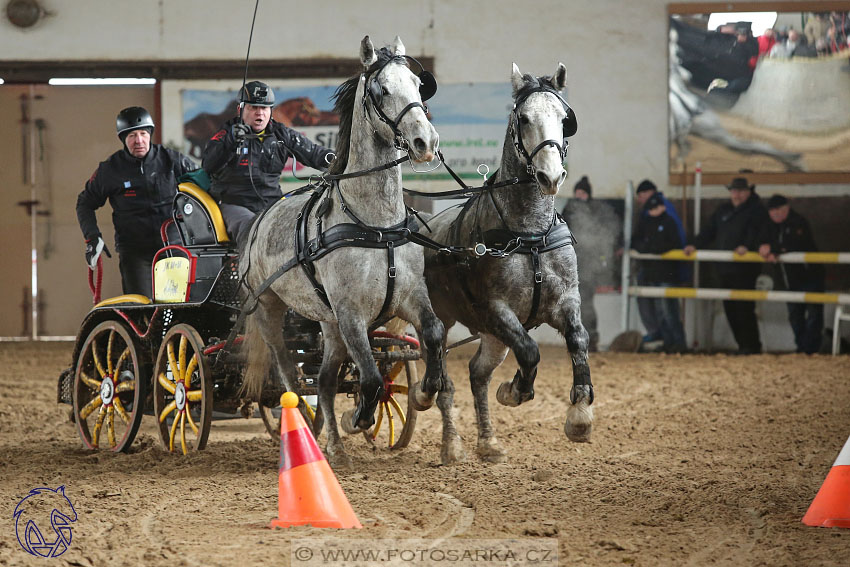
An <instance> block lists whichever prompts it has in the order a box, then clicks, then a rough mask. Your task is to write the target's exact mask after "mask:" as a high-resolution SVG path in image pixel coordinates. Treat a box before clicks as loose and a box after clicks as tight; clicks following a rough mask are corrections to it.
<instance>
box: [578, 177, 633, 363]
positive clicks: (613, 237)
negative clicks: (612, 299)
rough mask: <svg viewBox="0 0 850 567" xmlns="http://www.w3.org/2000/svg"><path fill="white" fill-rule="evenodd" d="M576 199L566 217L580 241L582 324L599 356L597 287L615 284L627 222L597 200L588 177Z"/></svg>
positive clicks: (579, 269)
mask: <svg viewBox="0 0 850 567" xmlns="http://www.w3.org/2000/svg"><path fill="white" fill-rule="evenodd" d="M573 195H574V198H572V199H570V200H569V201H567V204H566V206H565V207H564V211H563V215H564V218H565V219H566V221H567V225H569V227H570V230H571V231H572V233H573V235H575V238H576V243H575V248H576V256H577V259H578V281H579V283H578V291H579V295H580V296H581V322H582V325H584V328H585V329H587V332H588V334H589V335H590V343H589V346H588V348H589V350H590V351H591V352H595V351H596V350H598V345H599V331H598V329H597V317H596V308H595V307H594V305H593V299H594V297H595V295H596V288H597V287H599V286H600V285H603V284H610V283H612V280H613V277H614V261H613V256H614V249H615V247H616V246H617V244H618V241H619V240H620V239H621V235H622V226H623V222H622V220H621V219H620V218H619V217H618V216H617V213H616V212H614V209H613V208H612V207H611V206H610V205H609V204H607V203H604V202H602V201H597V200H595V199H594V198H593V188H592V187H591V185H590V180H589V179H588V178H587V176H586V175H585V176H582V178H581V179H579V181H578V182H577V183H576V184H575V187H574V188H573Z"/></svg>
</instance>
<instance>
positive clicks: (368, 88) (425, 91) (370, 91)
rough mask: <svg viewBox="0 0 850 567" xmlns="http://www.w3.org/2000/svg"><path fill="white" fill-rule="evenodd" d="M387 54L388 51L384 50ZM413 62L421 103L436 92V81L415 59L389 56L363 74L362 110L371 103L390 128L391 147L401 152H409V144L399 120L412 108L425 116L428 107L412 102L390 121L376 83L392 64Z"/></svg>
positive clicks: (380, 87)
mask: <svg viewBox="0 0 850 567" xmlns="http://www.w3.org/2000/svg"><path fill="white" fill-rule="evenodd" d="M385 50H386V48H383V49H382V50H381V51H385ZM386 51H387V52H388V50H386ZM405 60H406V61H413V62H414V63H416V64H417V65H418V66H419V69H420V71H419V74H418V75H417V76H418V77H419V81H420V84H419V97H420V98H421V99H422V101H423V102H424V101H426V100H428V99H429V98H431V97H432V96H434V94H435V93H436V92H437V80H436V79H435V78H434V75H432V74H431V73H430V72H428V71H426V70H425V68H424V67H423V66H422V63H420V62H419V61H418V60H417V59H416V58H414V57H410V56H409V55H390V57H389V59H387V60H386V61H384V62H383V63H382V64H381V65H380V66H379V67H378V68H377V69H373V70H371V71H368V72H366V73H364V74H363V80H364V81H365V83H366V84H365V85H364V88H363V108H365V109H367V111H368V104H367V102H368V101H371V102H372V108H373V109H374V110H375V113H376V114H377V115H378V118H379V119H380V120H381V122H383V123H384V124H386V125H387V126H389V127H390V129H391V130H392V132H393V136H394V137H395V138H394V142H393V145H394V146H395V147H396V149H398V150H401V151H405V152H406V151H409V150H410V144H409V143H408V142H407V140H406V139H405V138H404V135H403V134H402V133H401V132H400V131H399V129H398V125H399V123H400V122H401V119H402V118H404V115H405V114H407V113H408V112H410V111H411V110H413V109H414V108H421V109H422V111H423V112H424V113H425V114H426V115H427V114H428V107H427V106H425V105H424V104H423V103H422V102H419V101H414V102H411V103H410V104H408V105H407V106H405V107H404V108H403V109H401V112H400V113H399V115H398V116H397V117H396V119H395V120H393V119H391V118H390V117H389V116H387V114H386V113H385V112H384V110H383V108H382V106H383V102H384V91H383V87H382V86H381V84H380V83H379V82H378V76H379V75H380V74H381V71H383V70H384V68H385V67H386V66H387V65H389V64H390V63H392V62H394V61H395V62H400V61H405Z"/></svg>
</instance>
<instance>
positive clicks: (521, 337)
mask: <svg viewBox="0 0 850 567" xmlns="http://www.w3.org/2000/svg"><path fill="white" fill-rule="evenodd" d="M485 327H486V329H487V332H489V333H490V334H491V335H493V336H494V337H495V338H497V339H498V340H499V341H501V342H502V344H504V345H505V346H507V347H508V348H509V349H511V350H512V351H513V353H514V357H516V360H517V362H518V363H519V370H517V371H516V374H515V375H514V378H513V380H511V381H510V382H503V383H501V384H499V389H498V390H496V400H497V401H498V402H499V403H500V404H502V405H506V406H511V407H515V406H518V405H520V404H521V403H523V402H527V401H528V400H531V399H534V380H535V378H537V365H538V364H539V363H540V349H539V348H538V347H537V343H536V342H535V341H534V339H532V338H531V335H529V334H528V331H526V330H525V328H524V327H523V326H522V323H520V322H519V319H517V317H516V314H515V313H514V312H513V310H512V309H511V308H510V307H508V306H507V305H504V304H502V303H501V302H500V303H495V304H493V305H491V306H490V310H489V311H488V312H487V316H486V325H485Z"/></svg>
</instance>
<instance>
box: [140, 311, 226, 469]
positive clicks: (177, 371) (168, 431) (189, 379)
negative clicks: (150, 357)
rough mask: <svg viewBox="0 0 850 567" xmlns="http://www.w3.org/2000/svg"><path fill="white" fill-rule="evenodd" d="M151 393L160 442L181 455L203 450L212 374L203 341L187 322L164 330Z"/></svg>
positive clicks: (209, 416)
mask: <svg viewBox="0 0 850 567" xmlns="http://www.w3.org/2000/svg"><path fill="white" fill-rule="evenodd" d="M153 394H154V395H153V407H154V416H155V417H156V419H157V421H158V423H159V437H160V439H161V440H162V444H163V446H164V447H165V448H166V449H167V450H168V451H170V452H178V451H179V452H181V453H183V454H184V455H185V454H187V453H189V452H190V451H200V450H202V449H203V448H204V447H205V446H206V444H207V437H208V436H209V433H210V421H211V419H212V402H213V399H212V396H213V394H212V377H211V376H210V368H209V361H208V360H207V357H206V355H204V343H203V341H202V340H201V337H200V335H198V332H197V331H196V330H195V329H193V328H192V327H191V326H190V325H186V324H183V323H181V324H179V325H175V326H174V327H172V328H171V329H170V330H169V331H168V333H166V335H165V338H164V339H163V341H162V345H161V346H160V348H159V354H158V355H157V357H156V365H155V366H154V375H153Z"/></svg>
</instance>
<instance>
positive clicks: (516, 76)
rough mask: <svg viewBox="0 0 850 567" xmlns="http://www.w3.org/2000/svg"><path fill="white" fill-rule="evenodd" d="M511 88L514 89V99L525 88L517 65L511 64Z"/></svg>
mask: <svg viewBox="0 0 850 567" xmlns="http://www.w3.org/2000/svg"><path fill="white" fill-rule="evenodd" d="M511 86H512V87H513V89H514V98H516V94H517V93H518V92H519V91H520V90H521V89H522V87H524V86H525V79H523V78H522V72H521V71H520V70H519V67H517V64H516V63H514V64H513V68H512V69H511Z"/></svg>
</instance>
